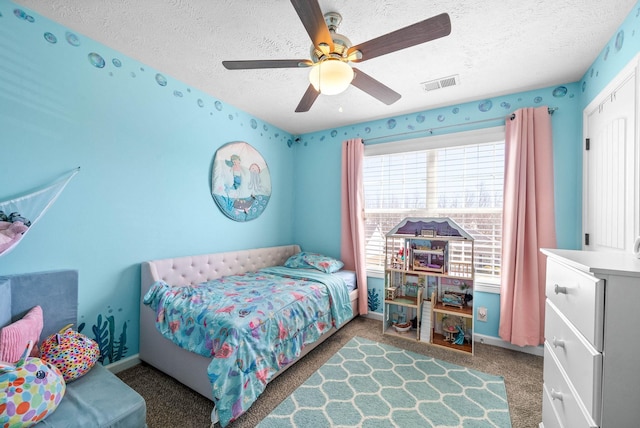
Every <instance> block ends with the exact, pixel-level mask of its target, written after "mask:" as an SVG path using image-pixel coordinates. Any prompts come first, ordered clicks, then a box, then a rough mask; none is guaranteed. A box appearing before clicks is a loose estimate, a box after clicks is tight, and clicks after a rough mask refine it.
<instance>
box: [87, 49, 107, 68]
mask: <svg viewBox="0 0 640 428" xmlns="http://www.w3.org/2000/svg"><path fill="white" fill-rule="evenodd" d="M88 57H89V62H90V63H91V65H93V66H94V67H96V68H104V66H105V62H104V58H102V57H101V56H100V55H99V54H97V53H95V52H91V53H90V54H89V55H88Z"/></svg>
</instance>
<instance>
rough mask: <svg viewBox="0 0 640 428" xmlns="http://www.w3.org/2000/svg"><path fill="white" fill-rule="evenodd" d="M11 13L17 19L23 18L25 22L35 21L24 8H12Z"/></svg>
mask: <svg viewBox="0 0 640 428" xmlns="http://www.w3.org/2000/svg"><path fill="white" fill-rule="evenodd" d="M13 14H14V15H15V16H16V18H18V19H22V20H25V21H27V22H35V19H33V16H31V15H29V14H27V13H26V12H25V11H24V10H22V9H14V10H13Z"/></svg>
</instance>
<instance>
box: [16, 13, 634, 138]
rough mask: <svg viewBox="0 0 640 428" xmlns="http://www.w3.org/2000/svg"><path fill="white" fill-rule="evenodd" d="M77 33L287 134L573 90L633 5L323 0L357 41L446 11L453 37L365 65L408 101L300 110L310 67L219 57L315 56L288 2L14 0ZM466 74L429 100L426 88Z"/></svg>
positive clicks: (352, 92)
mask: <svg viewBox="0 0 640 428" xmlns="http://www.w3.org/2000/svg"><path fill="white" fill-rule="evenodd" d="M15 2H16V3H17V4H20V5H23V6H24V7H27V8H29V9H31V10H33V11H35V12H37V13H39V14H41V15H43V16H45V17H47V18H50V19H52V20H54V21H56V22H58V23H60V24H62V25H64V26H66V27H68V28H70V29H72V30H73V31H75V32H77V33H80V34H84V35H85V36H88V37H90V38H92V39H94V40H96V41H98V42H100V43H102V44H104V45H107V46H109V47H111V48H113V49H115V50H117V51H119V52H122V53H123V54H125V55H127V56H129V57H131V58H134V59H136V60H138V61H140V62H142V63H144V64H146V65H148V66H151V67H153V68H155V69H157V70H159V71H161V72H162V73H163V74H166V75H168V76H171V77H173V78H175V79H178V80H180V81H182V82H184V83H186V84H187V85H189V86H191V87H193V88H197V89H199V90H201V91H204V92H206V93H208V94H210V95H212V96H213V97H216V98H218V99H220V100H222V101H224V102H225V103H228V104H230V105H232V106H234V107H237V108H239V109H241V110H243V111H245V112H247V113H250V114H252V115H254V116H256V117H258V118H260V119H262V120H264V121H266V122H268V123H271V124H273V125H276V126H278V127H280V128H282V129H284V130H286V131H289V132H290V133H292V134H302V133H306V132H312V131H316V130H322V129H327V128H333V127H338V126H343V125H349V124H353V123H359V122H364V121H368V120H374V119H380V118H384V117H389V116H395V115H400V114H406V113H411V112H415V111H421V110H428V109H432V108H436V107H441V106H446V105H451V104H457V103H462V102H468V101H473V100H478V99H484V98H488V97H494V96H498V95H503V94H509V93H515V92H521V91H527V90H531V89H537V88H543V87H547V86H553V85H556V84H561V83H571V82H575V81H578V80H579V79H580V78H581V77H582V76H583V74H584V73H585V72H586V70H587V68H588V67H589V66H590V65H591V63H592V62H593V61H594V60H595V59H596V57H597V55H598V54H599V53H600V51H601V50H602V49H603V48H604V46H605V45H606V43H607V42H608V41H609V39H610V38H611V37H612V36H613V35H614V32H615V31H616V30H617V28H618V27H619V26H620V25H621V24H622V22H623V21H624V19H625V17H626V16H627V15H628V14H629V12H630V11H631V8H632V7H633V6H634V4H635V3H636V0H607V1H602V0H527V1H523V0H487V1H478V0H458V1H454V2H452V1H449V0H447V1H445V0H432V1H430V2H425V1H424V0H396V1H392V0H377V1H374V0H368V1H357V2H356V1H353V0H319V3H320V8H321V9H322V11H323V12H325V13H326V12H329V11H335V12H339V13H340V14H341V15H342V17H343V21H342V24H341V25H340V27H339V28H338V32H339V33H341V34H344V35H345V36H347V37H348V38H349V39H351V42H353V44H358V43H361V42H364V41H367V40H370V39H372V38H375V37H378V36H381V35H383V34H387V33H389V32H391V31H394V30H396V29H399V28H401V27H405V26H407V25H410V24H413V23H415V22H418V21H422V20H424V19H426V18H429V17H431V16H434V15H437V14H440V13H442V12H447V13H449V15H450V17H451V27H452V31H451V35H450V36H448V37H445V38H442V39H438V40H435V41H431V42H428V43H425V44H422V45H419V46H415V47H411V48H408V49H405V50H402V51H399V52H395V53H392V54H388V55H384V56H380V57H378V58H373V59H371V60H369V61H364V62H362V63H360V64H359V65H358V68H360V69H361V70H362V71H363V72H365V73H367V74H368V75H370V76H371V77H374V78H375V79H377V80H379V81H380V82H382V83H384V84H385V85H387V86H389V87H390V88H392V89H393V90H395V91H396V92H398V93H400V94H401V95H402V98H401V99H400V100H399V101H398V102H396V103H395V104H393V105H390V106H387V105H385V104H383V103H381V102H380V101H378V100H376V99H375V98H372V97H371V96H369V95H367V94H366V93H364V92H362V91H360V90H359V89H357V88H355V87H353V86H351V87H350V88H349V89H348V90H347V91H345V92H344V93H342V94H340V95H334V96H322V95H321V96H319V97H318V99H317V100H316V102H315V103H314V105H313V106H312V107H311V110H310V111H309V112H306V113H294V110H295V108H296V106H297V105H298V102H299V101H300V99H301V97H302V95H303V94H304V92H305V90H306V88H307V86H308V85H309V81H308V69H302V68H301V69H267V70H265V69H263V70H239V71H230V70H226V69H225V68H224V67H223V66H222V64H221V62H222V61H223V60H242V59H291V58H309V48H310V46H311V41H310V39H309V36H308V34H307V33H306V31H305V29H304V27H303V26H302V24H301V22H300V20H299V18H298V16H297V15H296V12H295V10H294V8H293V6H292V5H291V3H290V2H289V1H287V0H271V1H268V0H190V1H188V0H164V1H160V0H109V1H104V0H48V1H42V0H17V1H15ZM451 75H459V85H457V86H455V87H448V88H443V89H439V90H437V91H431V92H425V91H424V90H423V89H422V85H421V84H420V83H421V82H425V81H429V80H433V79H437V78H441V77H446V76H451ZM339 110H342V111H339Z"/></svg>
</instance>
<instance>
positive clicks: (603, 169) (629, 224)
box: [582, 60, 640, 252]
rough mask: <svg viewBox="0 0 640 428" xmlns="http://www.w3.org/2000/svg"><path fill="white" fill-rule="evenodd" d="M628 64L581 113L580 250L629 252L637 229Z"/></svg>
mask: <svg viewBox="0 0 640 428" xmlns="http://www.w3.org/2000/svg"><path fill="white" fill-rule="evenodd" d="M632 63H633V66H629V67H626V68H625V69H624V70H623V71H622V72H621V73H620V75H619V76H618V77H617V78H616V79H614V80H613V81H612V84H610V85H609V86H608V87H607V88H606V89H605V90H604V91H603V92H602V93H601V94H600V95H599V96H598V97H596V99H595V100H594V102H592V103H591V104H590V105H589V106H588V107H587V108H586V109H585V110H584V132H585V141H584V144H585V147H584V149H585V150H584V160H583V201H582V204H583V218H582V228H583V232H584V236H583V249H585V250H593V251H625V252H631V251H632V248H633V243H634V240H635V238H636V236H637V235H638V232H639V230H640V227H639V224H640V219H639V216H638V200H639V196H638V192H639V191H640V185H639V184H638V180H639V174H638V166H639V165H640V163H639V162H638V155H639V149H638V144H637V142H636V137H635V135H636V115H637V113H636V67H635V64H636V61H635V60H634V61H633V62H632ZM587 146H588V149H587ZM587 235H588V238H587ZM587 240H588V244H587Z"/></svg>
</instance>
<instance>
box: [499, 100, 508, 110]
mask: <svg viewBox="0 0 640 428" xmlns="http://www.w3.org/2000/svg"><path fill="white" fill-rule="evenodd" d="M500 107H502V108H504V109H506V110H509V109H510V108H511V104H510V103H508V102H506V101H503V102H501V103H500Z"/></svg>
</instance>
